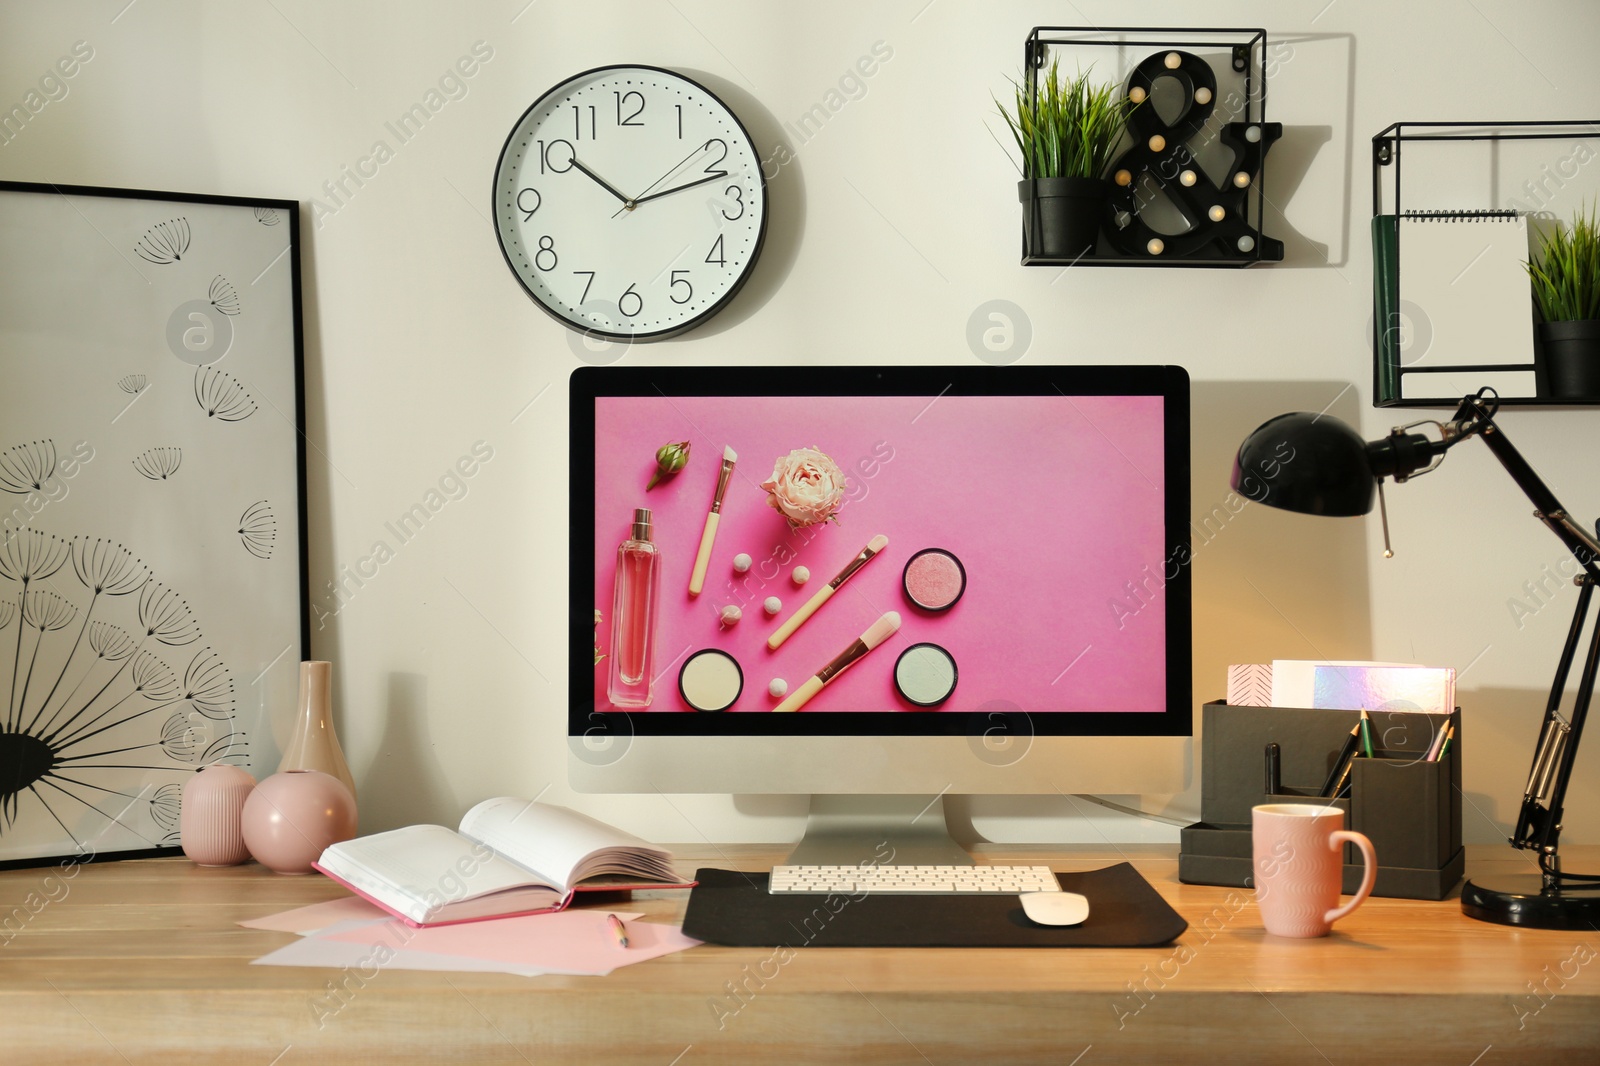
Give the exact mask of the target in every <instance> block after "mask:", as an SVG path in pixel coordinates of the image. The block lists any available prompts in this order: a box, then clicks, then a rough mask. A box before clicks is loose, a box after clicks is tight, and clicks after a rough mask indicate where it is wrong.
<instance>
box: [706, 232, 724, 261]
mask: <svg viewBox="0 0 1600 1066" xmlns="http://www.w3.org/2000/svg"><path fill="white" fill-rule="evenodd" d="M712 256H716V258H715V259H713V258H711V257H712ZM706 262H708V263H710V264H711V265H713V266H727V265H728V254H727V253H726V252H724V251H723V250H722V234H720V233H719V234H717V242H716V243H715V244H713V245H712V246H711V251H709V252H707V253H706Z"/></svg>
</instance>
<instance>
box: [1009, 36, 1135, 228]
mask: <svg viewBox="0 0 1600 1066" xmlns="http://www.w3.org/2000/svg"><path fill="white" fill-rule="evenodd" d="M1012 84H1013V88H1014V89H1015V96H1016V107H1015V111H1008V110H1007V109H1006V106H1005V105H1004V104H1002V103H1000V102H999V101H998V100H997V101H995V106H997V107H998V108H999V109H1000V114H1001V116H1002V117H1004V118H1005V120H1006V125H1008V126H1009V127H1011V134H1012V136H1013V137H1015V138H1016V141H1017V148H1018V149H1019V150H1020V151H1021V152H1022V181H1020V182H1018V183H1017V197H1018V199H1020V200H1021V201H1022V205H1023V234H1024V247H1025V250H1026V252H1027V254H1029V255H1034V256H1041V257H1044V258H1048V259H1077V258H1078V257H1080V256H1083V255H1093V254H1094V247H1095V242H1096V241H1097V240H1098V239H1099V236H1100V227H1101V224H1102V223H1103V222H1104V221H1105V217H1106V213H1107V206H1106V205H1107V204H1108V202H1109V201H1110V197H1111V183H1110V182H1108V181H1106V180H1105V177H1104V175H1105V172H1106V167H1107V166H1108V165H1109V163H1110V162H1111V153H1112V151H1113V150H1114V149H1115V148H1116V147H1117V142H1118V141H1119V140H1120V139H1121V138H1122V132H1123V129H1124V127H1125V126H1126V125H1127V121H1128V114H1129V112H1131V111H1132V110H1133V107H1134V105H1133V103H1132V102H1130V101H1129V100H1128V99H1127V98H1126V97H1121V96H1118V95H1117V89H1116V86H1115V85H1113V84H1111V83H1109V82H1107V83H1095V82H1091V81H1090V80H1089V75H1088V74H1087V73H1085V72H1079V74H1078V76H1077V77H1076V78H1067V77H1064V76H1063V75H1062V74H1061V71H1060V68H1059V61H1056V62H1052V63H1051V64H1050V69H1049V70H1048V71H1047V72H1045V75H1044V77H1042V78H1036V79H1034V84H1033V87H1032V89H1033V91H1032V92H1030V91H1029V85H1027V84H1023V83H1016V82H1013V83H1012Z"/></svg>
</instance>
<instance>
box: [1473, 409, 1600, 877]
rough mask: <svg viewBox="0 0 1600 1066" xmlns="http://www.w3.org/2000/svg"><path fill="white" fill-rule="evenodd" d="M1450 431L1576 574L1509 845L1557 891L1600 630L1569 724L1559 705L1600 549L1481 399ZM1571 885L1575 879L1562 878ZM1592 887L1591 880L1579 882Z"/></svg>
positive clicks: (1599, 578) (1599, 655) (1598, 573)
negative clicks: (1481, 448)
mask: <svg viewBox="0 0 1600 1066" xmlns="http://www.w3.org/2000/svg"><path fill="white" fill-rule="evenodd" d="M1455 425H1456V426H1457V427H1458V428H1459V431H1460V435H1461V436H1463V437H1465V436H1477V437H1479V438H1480V439H1481V440H1482V441H1483V443H1484V445H1485V446H1486V447H1487V448H1488V449H1489V450H1490V451H1491V452H1493V453H1494V456H1495V458H1496V459H1498V460H1500V465H1501V466H1503V467H1505V470H1506V473H1508V474H1510V475H1511V480H1513V481H1515V482H1516V483H1517V487H1518V488H1520V489H1521V490H1522V491H1523V494H1524V495H1526V496H1527V497H1528V499H1529V501H1531V502H1532V503H1533V506H1534V512H1533V513H1534V516H1535V517H1536V518H1538V519H1539V520H1540V521H1542V522H1543V523H1544V524H1545V525H1546V527H1548V528H1549V530H1550V531H1551V532H1552V533H1554V534H1555V535H1556V537H1558V538H1559V539H1560V540H1561V542H1562V543H1563V544H1565V545H1566V546H1567V550H1568V551H1570V552H1572V554H1573V557H1574V558H1576V559H1577V561H1578V565H1579V566H1581V567H1582V568H1583V573H1582V574H1581V575H1579V576H1578V577H1577V578H1576V582H1577V584H1578V585H1579V586H1580V588H1579V591H1578V603H1577V607H1576V609H1575V610H1574V612H1573V616H1572V624H1571V626H1570V627H1569V629H1568V631H1567V640H1566V644H1565V645H1564V646H1563V647H1562V650H1561V659H1560V661H1559V662H1558V663H1557V665H1556V675H1555V681H1554V683H1553V684H1552V685H1551V687H1550V698H1549V701H1548V702H1547V703H1546V704H1545V713H1544V722H1543V725H1542V726H1541V728H1540V732H1539V743H1538V745H1537V746H1536V747H1535V748H1534V755H1533V765H1532V767H1531V768H1530V770H1529V772H1528V785H1527V788H1526V789H1525V790H1524V793H1523V797H1522V809H1521V811H1520V812H1519V814H1518V817H1517V825H1516V831H1515V833H1514V835H1513V836H1512V837H1511V844H1512V846H1514V847H1518V848H1527V849H1532V850H1534V851H1537V852H1538V853H1539V868H1540V870H1541V872H1542V874H1543V877H1544V883H1545V886H1546V887H1555V886H1556V885H1557V884H1559V882H1560V880H1561V878H1562V877H1563V874H1562V873H1561V862H1560V858H1559V857H1558V855H1557V852H1556V849H1557V844H1558V840H1559V837H1560V834H1561V815H1562V807H1563V804H1564V803H1565V800H1566V794H1567V784H1568V782H1569V781H1570V780H1571V778H1572V766H1573V760H1574V759H1575V758H1576V756H1577V753H1578V740H1579V738H1580V737H1581V736H1582V735H1583V724H1584V720H1585V719H1586V718H1587V717H1588V713H1589V702H1590V699H1591V698H1592V697H1593V695H1594V689H1595V680H1596V675H1597V673H1600V626H1597V627H1596V628H1595V631H1594V632H1593V633H1592V634H1591V635H1590V641H1589V652H1588V655H1587V656H1586V657H1585V659H1584V664H1583V673H1582V674H1581V675H1580V677H1579V679H1578V691H1577V694H1576V699H1575V700H1574V703H1573V708H1572V714H1571V717H1570V719H1564V718H1563V717H1562V715H1561V698H1562V695H1563V693H1564V690H1565V689H1566V685H1567V675H1568V673H1569V672H1570V671H1571V668H1572V662H1573V659H1574V658H1575V657H1576V655H1577V650H1578V642H1579V639H1580V638H1581V636H1582V633H1583V627H1584V623H1585V620H1586V619H1587V617H1588V614H1589V607H1590V603H1591V600H1592V599H1593V592H1594V587H1595V585H1596V584H1597V583H1600V570H1597V569H1596V566H1595V562H1596V558H1597V557H1600V543H1597V542H1596V540H1595V538H1594V537H1592V536H1590V535H1589V534H1588V533H1587V532H1586V531H1585V530H1584V529H1583V528H1582V527H1581V526H1579V525H1578V524H1577V523H1576V522H1574V521H1573V520H1572V517H1571V516H1570V515H1569V514H1568V513H1567V510H1566V508H1565V507H1563V506H1562V505H1561V501H1560V500H1558V499H1557V498H1556V495H1555V493H1554V492H1552V491H1551V490H1550V487H1549V486H1548V485H1546V484H1545V483H1544V480H1543V479H1542V478H1540V477H1539V475H1538V474H1536V473H1535V472H1534V470H1533V467H1531V466H1529V465H1528V461H1527V460H1526V459H1524V458H1523V457H1522V453H1521V452H1519V451H1518V450H1517V448H1516V446H1515V445H1513V444H1512V443H1511V441H1510V440H1508V439H1507V438H1506V435H1505V434H1504V433H1502V432H1501V431H1500V427H1499V426H1497V425H1495V422H1494V415H1493V411H1492V410H1491V409H1490V408H1489V407H1488V406H1486V405H1485V404H1484V402H1483V400H1482V399H1481V398H1480V397H1476V396H1468V397H1466V398H1465V399H1463V400H1462V401H1461V406H1460V408H1458V409H1457V411H1456V421H1455ZM1565 876H1567V877H1569V878H1570V877H1577V876H1579V875H1571V874H1568V875H1565ZM1582 879H1584V880H1592V878H1582Z"/></svg>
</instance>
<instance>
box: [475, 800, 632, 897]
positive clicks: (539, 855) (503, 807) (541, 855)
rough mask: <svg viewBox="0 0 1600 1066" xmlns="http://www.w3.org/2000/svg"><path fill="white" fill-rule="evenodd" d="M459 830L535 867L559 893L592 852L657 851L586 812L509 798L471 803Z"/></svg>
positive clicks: (503, 853)
mask: <svg viewBox="0 0 1600 1066" xmlns="http://www.w3.org/2000/svg"><path fill="white" fill-rule="evenodd" d="M461 832H462V834H463V835H465V836H468V837H471V838H473V839H476V840H481V841H483V842H484V843H485V844H488V845H489V846H490V847H491V848H494V849H495V851H497V852H499V853H501V854H502V855H505V856H507V857H508V858H511V859H514V860H516V861H517V862H519V863H522V864H523V865H524V866H527V867H528V869H530V870H534V871H536V872H537V873H538V874H539V875H540V876H541V877H543V878H544V879H546V880H547V881H548V882H549V883H550V884H551V885H553V886H554V887H555V888H558V889H560V890H561V891H563V892H564V891H566V890H567V889H568V888H570V887H571V884H570V879H571V878H572V874H573V871H575V870H576V869H577V868H578V865H579V864H580V863H582V862H583V860H584V859H585V858H586V857H587V856H588V855H589V854H590V853H592V852H596V851H610V850H614V849H625V850H631V849H635V848H637V849H643V850H648V851H657V850H659V849H657V848H656V847H655V845H653V844H650V843H649V842H648V841H644V840H641V839H639V838H638V837H636V836H634V835H633V834H631V833H625V832H623V831H622V830H620V829H615V828H613V827H611V826H609V825H606V824H605V823H604V822H601V821H597V820H596V819H593V818H590V817H589V816H588V815H586V814H580V813H578V812H577V811H574V810H569V809H568V808H566V807H556V806H552V805H550V804H546V803H532V802H530V801H528V800H523V799H516V798H515V797H512V796H501V797H499V798H497V799H490V800H484V801H483V802H482V803H480V804H478V805H477V806H476V807H473V808H472V809H471V810H470V811H468V812H467V813H466V815H465V816H464V817H463V818H462V819H461Z"/></svg>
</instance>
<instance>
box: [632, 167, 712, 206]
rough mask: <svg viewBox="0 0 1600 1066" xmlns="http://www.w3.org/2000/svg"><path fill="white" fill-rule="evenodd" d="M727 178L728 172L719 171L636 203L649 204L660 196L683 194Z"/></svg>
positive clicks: (642, 197) (640, 199) (639, 199)
mask: <svg viewBox="0 0 1600 1066" xmlns="http://www.w3.org/2000/svg"><path fill="white" fill-rule="evenodd" d="M727 176H728V172H727V171H726V170H722V171H718V172H717V173H715V174H710V175H708V176H706V177H703V178H700V179H699V180H697V181H691V182H689V183H688V184H686V185H674V186H673V187H672V188H670V189H662V190H661V191H660V192H653V193H651V194H650V195H649V196H641V197H639V198H638V199H637V200H635V201H634V203H635V204H642V203H648V202H649V201H651V200H654V199H655V198H656V197H658V196H666V195H668V194H670V193H675V192H682V191H683V190H685V189H692V188H694V187H695V186H696V185H704V184H705V183H706V182H708V181H720V180H721V179H723V178H725V177H727Z"/></svg>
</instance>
